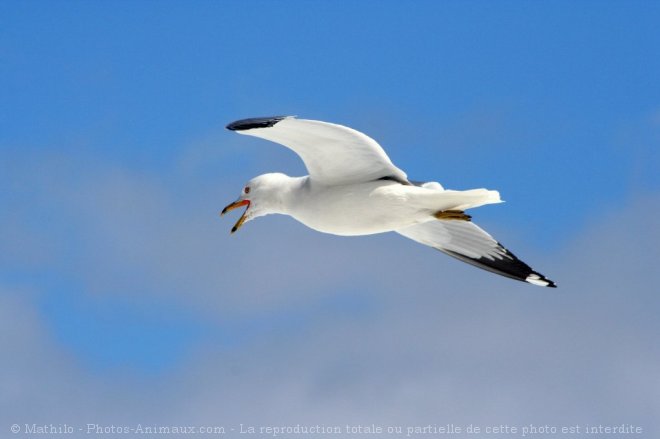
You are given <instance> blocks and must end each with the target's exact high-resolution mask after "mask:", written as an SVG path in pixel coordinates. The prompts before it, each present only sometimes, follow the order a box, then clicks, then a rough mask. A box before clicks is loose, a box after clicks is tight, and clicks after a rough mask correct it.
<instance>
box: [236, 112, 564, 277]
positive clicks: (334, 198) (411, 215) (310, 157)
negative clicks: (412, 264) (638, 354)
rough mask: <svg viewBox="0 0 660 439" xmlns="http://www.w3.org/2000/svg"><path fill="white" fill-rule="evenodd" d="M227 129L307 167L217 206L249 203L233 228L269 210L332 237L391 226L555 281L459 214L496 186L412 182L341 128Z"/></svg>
mask: <svg viewBox="0 0 660 439" xmlns="http://www.w3.org/2000/svg"><path fill="white" fill-rule="evenodd" d="M227 128H228V129H230V130H232V131H236V132H238V133H241V134H246V135H249V136H255V137H260V138H262V139H266V140H270V141H273V142H277V143H280V144H282V145H284V146H286V147H288V148H290V149H291V150H293V151H294V152H296V153H297V154H298V155H299V156H300V157H301V158H302V160H303V162H305V166H306V167H307V170H308V171H309V175H308V176H305V177H289V176H287V175H284V174H280V173H274V174H264V175H260V176H258V177H255V178H253V179H252V180H250V181H249V182H248V184H247V185H246V186H245V188H244V189H243V192H242V194H241V196H240V197H239V199H238V200H237V201H235V202H234V203H232V204H230V205H229V206H227V207H226V208H225V209H224V210H223V213H225V212H227V211H229V210H232V209H235V208H237V207H241V206H247V208H246V210H245V213H244V214H243V216H241V218H240V219H239V221H238V222H237V223H236V225H235V226H234V228H233V229H232V232H234V231H236V230H238V228H240V227H241V226H242V224H244V223H245V222H247V221H250V220H252V219H254V218H257V217H259V216H263V215H268V214H273V213H279V214H284V215H289V216H291V217H293V218H295V219H296V220H298V221H300V222H301V223H303V224H305V225H306V226H308V227H310V228H312V229H314V230H317V231H319V232H324V233H331V234H334V235H344V236H355V235H371V234H375V233H384V232H392V231H393V232H396V233H399V234H400V235H403V236H405V237H407V238H410V239H412V240H414V241H417V242H419V243H422V244H424V245H428V246H431V247H433V248H435V249H438V250H440V251H442V252H444V253H447V254H449V255H450V256H453V257H455V258H457V259H460V260H462V261H464V262H467V263H469V264H472V265H475V266H477V267H480V268H483V269H485V270H489V271H492V272H495V273H498V274H501V275H503V276H507V277H511V278H513V279H517V280H522V281H525V282H528V283H531V284H535V285H541V286H550V287H554V286H555V284H554V282H552V281H551V280H549V279H546V278H545V277H544V276H543V275H541V274H539V273H537V272H535V271H534V270H532V269H531V268H530V267H529V266H528V265H527V264H525V263H524V262H522V261H521V260H519V259H518V258H517V257H516V256H515V255H514V254H512V253H511V252H509V251H508V250H507V249H505V248H504V247H503V246H502V245H501V244H500V243H498V242H497V241H496V240H495V239H493V237H492V236H490V235H489V234H488V233H486V232H485V231H484V230H483V229H481V228H480V227H478V226H477V225H475V224H474V223H472V222H470V221H469V219H470V217H469V216H468V215H464V214H463V213H462V211H464V210H466V209H472V208H475V207H479V206H482V205H484V204H493V203H500V202H501V200H500V194H499V192H497V191H492V190H487V189H471V190H466V191H454V190H445V189H444V188H443V187H442V186H441V185H440V184H439V183H436V182H429V183H424V184H421V185H417V184H413V183H411V182H410V181H409V180H408V177H407V175H406V173H405V172H403V171H402V170H401V169H399V168H397V167H396V166H394V164H393V163H392V162H391V161H390V159H389V157H388V156H387V154H386V153H385V151H384V150H383V148H381V146H380V145H379V144H378V143H377V142H376V141H375V140H373V139H372V138H370V137H368V136H366V135H365V134H363V133H360V132H358V131H356V130H354V129H351V128H348V127H345V126H341V125H336V124H331V123H327V122H321V121H316V120H303V119H296V118H293V117H271V118H257V119H244V120H240V121H236V122H234V123H231V124H229V125H228V126H227ZM456 215H458V216H456Z"/></svg>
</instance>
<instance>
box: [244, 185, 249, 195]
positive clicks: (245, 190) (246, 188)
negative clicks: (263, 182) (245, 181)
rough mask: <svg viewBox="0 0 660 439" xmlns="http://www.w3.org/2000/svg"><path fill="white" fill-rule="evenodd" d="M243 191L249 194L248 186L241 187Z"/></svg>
mask: <svg viewBox="0 0 660 439" xmlns="http://www.w3.org/2000/svg"><path fill="white" fill-rule="evenodd" d="M243 192H245V194H246V195H247V194H249V193H250V186H245V187H244V188H243Z"/></svg>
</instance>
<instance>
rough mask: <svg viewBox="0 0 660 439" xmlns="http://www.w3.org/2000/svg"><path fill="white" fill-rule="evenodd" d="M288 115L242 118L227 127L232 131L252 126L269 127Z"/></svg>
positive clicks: (248, 128) (249, 128)
mask: <svg viewBox="0 0 660 439" xmlns="http://www.w3.org/2000/svg"><path fill="white" fill-rule="evenodd" d="M286 118H287V116H271V117H252V118H250V119H241V120H237V121H235V122H232V123H230V124H229V125H227V129H228V130H231V131H243V130H251V129H252V128H269V127H272V126H273V125H275V124H276V123H277V122H279V121H281V120H284V119H286Z"/></svg>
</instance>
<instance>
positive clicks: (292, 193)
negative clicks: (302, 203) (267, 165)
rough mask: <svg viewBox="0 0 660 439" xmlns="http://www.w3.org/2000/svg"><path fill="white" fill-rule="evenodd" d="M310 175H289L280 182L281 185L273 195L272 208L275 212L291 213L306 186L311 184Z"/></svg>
mask: <svg viewBox="0 0 660 439" xmlns="http://www.w3.org/2000/svg"><path fill="white" fill-rule="evenodd" d="M308 179H309V177H307V176H305V177H289V176H288V175H287V176H286V179H283V180H282V181H281V182H280V185H279V187H278V188H277V190H276V191H275V194H274V196H273V197H272V201H273V203H272V205H271V206H270V210H271V211H272V212H273V213H280V214H284V215H291V214H292V212H293V209H294V207H295V206H296V205H297V200H299V199H300V197H301V196H302V194H303V193H304V192H305V188H306V187H307V186H308V185H309V182H308Z"/></svg>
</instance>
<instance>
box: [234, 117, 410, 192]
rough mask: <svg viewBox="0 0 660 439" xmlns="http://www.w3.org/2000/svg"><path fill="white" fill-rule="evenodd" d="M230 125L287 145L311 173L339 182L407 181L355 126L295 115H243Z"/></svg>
mask: <svg viewBox="0 0 660 439" xmlns="http://www.w3.org/2000/svg"><path fill="white" fill-rule="evenodd" d="M227 129H229V130H232V131H236V132H237V133H240V134H247V135H248V136H255V137H261V138H262V139H266V140H270V141H272V142H276V143H279V144H282V145H284V146H286V147H287V148H289V149H291V150H293V151H294V152H295V153H296V154H298V155H299V156H300V158H301V159H302V160H303V162H305V166H306V167H307V170H308V171H309V175H310V177H311V178H312V179H313V180H315V181H318V182H320V183H323V184H327V185H338V184H347V183H358V182H367V181H372V180H377V179H381V178H383V179H391V180H396V181H399V182H401V183H404V184H410V183H408V177H407V176H406V173H405V172H403V171H402V170H401V169H399V168H397V167H396V166H394V165H393V164H392V162H391V161H390V159H389V157H388V156H387V154H386V153H385V151H384V150H383V148H381V146H380V145H379V144H378V143H376V141H375V140H374V139H372V138H371V137H369V136H367V135H365V134H362V133H361V132H359V131H356V130H354V129H352V128H348V127H345V126H342V125H336V124H332V123H328V122H321V121H318V120H305V119H296V118H294V117H292V116H278V117H264V118H254V119H243V120H238V121H236V122H232V123H230V124H229V125H227Z"/></svg>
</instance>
